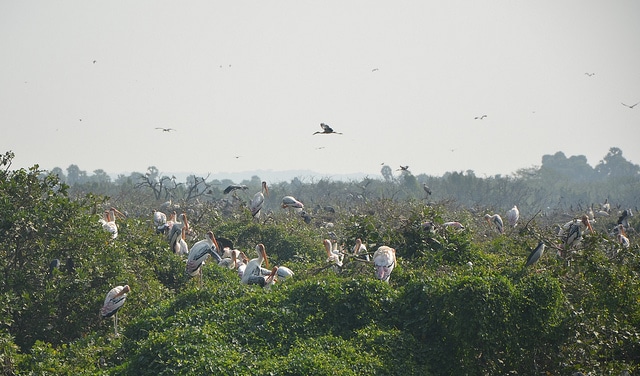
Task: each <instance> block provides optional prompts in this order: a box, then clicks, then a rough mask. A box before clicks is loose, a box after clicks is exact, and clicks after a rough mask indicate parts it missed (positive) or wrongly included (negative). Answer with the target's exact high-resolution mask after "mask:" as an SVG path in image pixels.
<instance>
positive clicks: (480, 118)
mask: <svg viewBox="0 0 640 376" xmlns="http://www.w3.org/2000/svg"><path fill="white" fill-rule="evenodd" d="M486 117H487V115H482V116H476V117H474V119H476V120H482V119H484V118H486Z"/></svg>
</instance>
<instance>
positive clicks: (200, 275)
mask: <svg viewBox="0 0 640 376" xmlns="http://www.w3.org/2000/svg"><path fill="white" fill-rule="evenodd" d="M198 286H199V287H200V288H202V266H200V271H199V272H198Z"/></svg>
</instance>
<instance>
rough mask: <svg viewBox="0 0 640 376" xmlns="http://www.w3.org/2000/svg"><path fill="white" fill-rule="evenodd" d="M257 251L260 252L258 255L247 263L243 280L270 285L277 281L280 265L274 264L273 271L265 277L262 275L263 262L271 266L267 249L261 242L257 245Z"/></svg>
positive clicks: (249, 282) (252, 283) (249, 283)
mask: <svg viewBox="0 0 640 376" xmlns="http://www.w3.org/2000/svg"><path fill="white" fill-rule="evenodd" d="M256 252H257V253H258V257H256V258H254V259H251V260H250V261H249V262H248V263H247V266H246V268H245V269H244V273H243V274H242V279H241V282H242V283H244V284H246V285H260V287H268V286H270V285H271V284H273V283H274V282H275V280H276V278H277V277H276V276H277V273H278V267H277V266H274V267H273V269H271V273H270V274H269V275H268V276H267V277H264V276H263V275H262V263H263V262H264V263H265V264H266V266H267V268H268V267H269V258H268V257H267V251H266V250H265V248H264V244H262V243H260V244H258V245H256Z"/></svg>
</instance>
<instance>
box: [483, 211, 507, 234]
mask: <svg viewBox="0 0 640 376" xmlns="http://www.w3.org/2000/svg"><path fill="white" fill-rule="evenodd" d="M484 220H485V221H487V223H488V224H493V225H494V226H495V228H496V231H498V233H500V234H503V233H504V223H503V222H502V217H500V214H494V215H489V214H485V215H484Z"/></svg>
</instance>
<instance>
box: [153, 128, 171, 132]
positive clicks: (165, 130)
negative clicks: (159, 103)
mask: <svg viewBox="0 0 640 376" xmlns="http://www.w3.org/2000/svg"><path fill="white" fill-rule="evenodd" d="M156 129H161V130H162V131H163V132H171V131H175V129H173V128H160V127H156Z"/></svg>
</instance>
